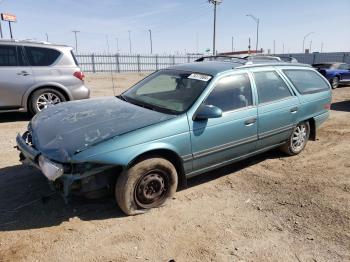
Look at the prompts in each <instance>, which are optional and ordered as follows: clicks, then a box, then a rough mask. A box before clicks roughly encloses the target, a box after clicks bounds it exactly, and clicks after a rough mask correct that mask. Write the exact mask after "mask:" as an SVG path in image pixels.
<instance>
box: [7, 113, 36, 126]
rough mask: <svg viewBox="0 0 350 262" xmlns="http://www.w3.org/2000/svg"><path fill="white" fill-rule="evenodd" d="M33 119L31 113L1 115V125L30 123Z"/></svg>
mask: <svg viewBox="0 0 350 262" xmlns="http://www.w3.org/2000/svg"><path fill="white" fill-rule="evenodd" d="M31 118H32V116H31V115H30V114H29V113H23V112H11V113H0V123H6V122H18V121H29V120H30V119H31Z"/></svg>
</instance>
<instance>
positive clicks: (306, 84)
mask: <svg viewBox="0 0 350 262" xmlns="http://www.w3.org/2000/svg"><path fill="white" fill-rule="evenodd" d="M283 72H284V73H285V75H286V76H287V77H288V78H289V80H290V81H291V82H292V84H293V85H294V86H295V88H296V89H297V90H298V91H299V93H301V94H311V93H317V92H322V91H326V90H329V86H328V83H327V82H326V81H325V80H324V79H323V78H322V77H321V76H320V75H319V74H317V73H316V72H314V71H311V70H299V69H287V70H283Z"/></svg>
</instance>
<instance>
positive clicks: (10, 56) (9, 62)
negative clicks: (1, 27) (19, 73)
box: [0, 45, 17, 66]
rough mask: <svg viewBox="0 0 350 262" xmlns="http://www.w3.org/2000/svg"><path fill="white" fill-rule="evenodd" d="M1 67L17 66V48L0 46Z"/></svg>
mask: <svg viewBox="0 0 350 262" xmlns="http://www.w3.org/2000/svg"><path fill="white" fill-rule="evenodd" d="M0 66H17V52H16V46H11V45H10V46H6V45H0Z"/></svg>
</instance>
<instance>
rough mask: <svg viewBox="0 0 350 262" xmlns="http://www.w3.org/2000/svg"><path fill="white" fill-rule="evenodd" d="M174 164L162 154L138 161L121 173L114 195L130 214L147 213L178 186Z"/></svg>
mask: <svg viewBox="0 0 350 262" xmlns="http://www.w3.org/2000/svg"><path fill="white" fill-rule="evenodd" d="M177 184H178V177H177V172H176V169H175V167H174V166H173V165H172V164H171V163H170V162H169V161H168V160H166V159H163V158H148V159H145V160H142V161H139V162H137V163H136V164H134V165H133V166H132V167H130V168H129V169H127V170H126V171H125V172H123V173H122V174H120V176H119V177H118V179H117V183H116V187H115V198H116V201H117V203H118V205H119V207H120V208H121V209H122V211H123V212H124V213H125V214H127V215H136V214H140V213H144V212H146V211H148V210H149V209H151V208H157V207H160V206H162V205H164V204H165V202H166V201H167V200H168V199H169V198H170V197H172V196H173V195H174V194H175V192H176V189H177Z"/></svg>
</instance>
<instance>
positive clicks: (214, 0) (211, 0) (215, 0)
mask: <svg viewBox="0 0 350 262" xmlns="http://www.w3.org/2000/svg"><path fill="white" fill-rule="evenodd" d="M208 2H209V3H211V4H214V30H213V55H215V54H216V47H215V44H216V6H217V5H219V4H221V3H222V0H208Z"/></svg>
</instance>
